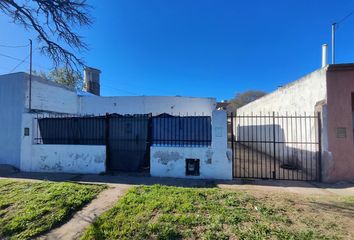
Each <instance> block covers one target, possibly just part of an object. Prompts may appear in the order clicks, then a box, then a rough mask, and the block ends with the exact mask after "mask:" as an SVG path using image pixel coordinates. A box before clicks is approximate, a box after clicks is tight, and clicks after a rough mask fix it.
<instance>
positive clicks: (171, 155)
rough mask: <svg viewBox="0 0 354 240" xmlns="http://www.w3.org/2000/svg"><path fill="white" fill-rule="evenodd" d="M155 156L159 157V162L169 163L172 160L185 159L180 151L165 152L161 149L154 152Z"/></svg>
mask: <svg viewBox="0 0 354 240" xmlns="http://www.w3.org/2000/svg"><path fill="white" fill-rule="evenodd" d="M154 158H157V159H158V162H159V163H161V164H163V165H167V164H168V163H169V162H171V161H177V160H179V159H183V156H182V155H181V154H180V153H179V152H163V151H159V152H156V153H155V154H154Z"/></svg>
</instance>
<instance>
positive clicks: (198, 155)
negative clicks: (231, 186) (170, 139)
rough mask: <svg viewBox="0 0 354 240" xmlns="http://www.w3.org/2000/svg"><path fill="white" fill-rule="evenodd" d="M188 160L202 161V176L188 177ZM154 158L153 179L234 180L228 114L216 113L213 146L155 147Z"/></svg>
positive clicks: (214, 114)
mask: <svg viewBox="0 0 354 240" xmlns="http://www.w3.org/2000/svg"><path fill="white" fill-rule="evenodd" d="M186 158H193V159H200V175H199V176H186V174H185V171H186V165H185V164H186ZM150 159H151V160H150V164H151V165H150V173H151V175H152V176H157V177H179V178H201V179H232V161H231V151H230V150H229V149H228V148H227V125H226V113H225V112H224V111H214V112H213V113H212V144H211V146H210V147H170V146H152V147H151V157H150Z"/></svg>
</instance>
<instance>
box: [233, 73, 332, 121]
mask: <svg viewBox="0 0 354 240" xmlns="http://www.w3.org/2000/svg"><path fill="white" fill-rule="evenodd" d="M326 70H327V68H321V69H319V70H317V71H314V72H312V73H310V74H308V75H306V76H304V77H302V78H300V79H299V80H297V81H294V82H292V83H290V84H287V85H285V86H283V87H281V88H279V89H278V90H276V91H274V92H272V93H269V94H267V95H266V96H264V97H262V98H260V99H257V100H256V101H254V102H251V103H249V104H247V105H245V106H243V107H241V108H239V109H238V110H237V113H238V114H250V113H254V114H259V113H260V112H262V113H263V114H266V113H272V112H276V113H280V114H285V113H289V114H294V113H297V114H303V113H307V114H313V113H314V111H315V105H316V103H317V102H319V101H321V100H324V99H326Z"/></svg>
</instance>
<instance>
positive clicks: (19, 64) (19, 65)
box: [10, 55, 29, 73]
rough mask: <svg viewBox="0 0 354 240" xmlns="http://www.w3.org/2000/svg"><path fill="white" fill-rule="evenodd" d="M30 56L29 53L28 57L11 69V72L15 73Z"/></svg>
mask: <svg viewBox="0 0 354 240" xmlns="http://www.w3.org/2000/svg"><path fill="white" fill-rule="evenodd" d="M28 57H29V55H28V56H27V57H26V58H24V59H23V60H22V61H21V62H20V63H19V64H17V65H16V66H15V67H14V68H13V69H12V70H11V71H10V73H13V72H14V71H15V70H16V69H17V68H18V67H19V66H21V65H22V63H24V62H25V61H26V60H27V59H28Z"/></svg>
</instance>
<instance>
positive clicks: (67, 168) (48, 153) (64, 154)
mask: <svg viewBox="0 0 354 240" xmlns="http://www.w3.org/2000/svg"><path fill="white" fill-rule="evenodd" d="M31 153H32V154H31V162H30V168H28V169H21V170H22V171H30V172H64V173H93V174H98V173H102V172H105V171H106V164H105V162H106V146H94V145H43V144H39V145H32V152H31Z"/></svg>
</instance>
